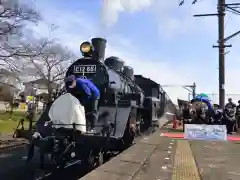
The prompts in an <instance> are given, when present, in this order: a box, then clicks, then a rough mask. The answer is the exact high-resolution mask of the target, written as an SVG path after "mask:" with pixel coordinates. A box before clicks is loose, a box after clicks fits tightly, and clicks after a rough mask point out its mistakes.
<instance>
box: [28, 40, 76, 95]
mask: <svg viewBox="0 0 240 180" xmlns="http://www.w3.org/2000/svg"><path fill="white" fill-rule="evenodd" d="M75 59H76V56H75V55H74V54H73V53H72V52H71V51H70V50H69V49H67V48H66V47H63V46H62V45H61V44H58V43H57V42H56V41H52V42H49V41H48V44H46V45H45V46H44V48H43V49H42V53H41V54H40V55H38V56H35V57H29V63H28V67H27V66H26V67H25V68H27V69H28V71H25V72H28V75H33V76H35V77H36V78H41V79H43V80H45V81H46V83H47V84H46V85H47V88H48V100H50V98H51V96H52V94H53V90H54V89H56V88H58V87H60V86H61V83H62V82H63V78H64V76H65V73H66V71H67V69H68V67H69V65H70V64H71V63H72V62H73V61H74V60H75ZM30 69H31V70H32V71H34V72H31V73H29V70H30Z"/></svg>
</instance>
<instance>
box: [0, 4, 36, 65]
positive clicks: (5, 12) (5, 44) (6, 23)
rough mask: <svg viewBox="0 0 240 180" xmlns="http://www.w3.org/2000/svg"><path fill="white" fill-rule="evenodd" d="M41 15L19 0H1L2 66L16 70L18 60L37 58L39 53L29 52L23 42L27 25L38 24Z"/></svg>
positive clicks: (0, 35) (0, 52) (0, 40)
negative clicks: (19, 58) (29, 57)
mask: <svg viewBox="0 0 240 180" xmlns="http://www.w3.org/2000/svg"><path fill="white" fill-rule="evenodd" d="M39 20H40V14H39V13H38V12H37V11H36V10H35V9H34V8H33V7H31V6H30V5H29V4H28V5H26V4H23V3H20V2H19V1H18V0H0V66H5V67H7V68H8V69H11V70H15V69H16V68H17V67H18V63H16V61H17V60H16V58H18V57H26V56H36V55H37V54H38V53H39V50H41V48H40V49H39V50H38V51H35V52H33V51H29V45H28V44H27V43H24V42H23V41H22V37H23V35H24V33H23V29H24V26H25V25H26V23H28V22H32V23H37V22H38V21H39Z"/></svg>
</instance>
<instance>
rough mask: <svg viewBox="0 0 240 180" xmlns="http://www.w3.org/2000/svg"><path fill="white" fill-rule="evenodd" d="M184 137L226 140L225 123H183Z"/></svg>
mask: <svg viewBox="0 0 240 180" xmlns="http://www.w3.org/2000/svg"><path fill="white" fill-rule="evenodd" d="M184 139H189V140H210V141H219V140H220V141H221V140H222V141H226V140H227V129H226V126H225V125H205V124H204V125H200V124H185V131H184Z"/></svg>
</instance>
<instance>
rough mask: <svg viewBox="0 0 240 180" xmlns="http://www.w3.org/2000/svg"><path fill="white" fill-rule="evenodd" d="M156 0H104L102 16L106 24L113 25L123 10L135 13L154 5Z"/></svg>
mask: <svg viewBox="0 0 240 180" xmlns="http://www.w3.org/2000/svg"><path fill="white" fill-rule="evenodd" d="M154 1H155V0H103V5H102V11H101V18H102V22H103V24H104V25H105V26H110V25H113V24H114V23H116V22H117V20H118V15H119V14H120V13H121V12H125V11H126V12H129V13H134V12H138V11H142V10H144V9H147V8H149V7H150V6H151V5H153V3H154Z"/></svg>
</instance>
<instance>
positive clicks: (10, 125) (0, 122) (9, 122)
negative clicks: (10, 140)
mask: <svg viewBox="0 0 240 180" xmlns="http://www.w3.org/2000/svg"><path fill="white" fill-rule="evenodd" d="M22 118H24V119H25V112H20V111H14V112H13V114H12V116H11V115H10V113H6V112H4V111H0V134H9V133H12V132H13V131H14V130H15V129H16V127H17V125H18V122H19V120H20V119H22ZM24 127H25V128H27V127H28V122H27V121H25V122H24Z"/></svg>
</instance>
